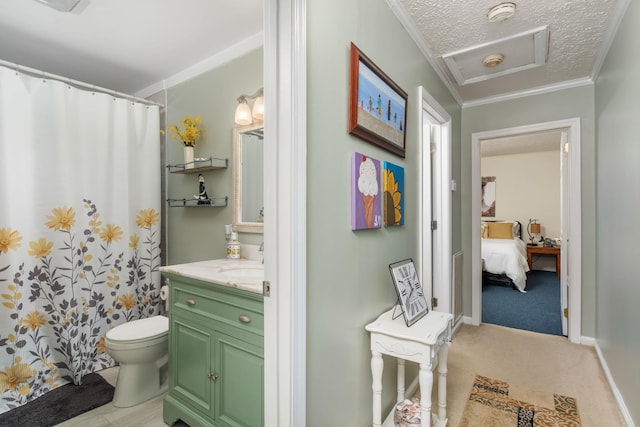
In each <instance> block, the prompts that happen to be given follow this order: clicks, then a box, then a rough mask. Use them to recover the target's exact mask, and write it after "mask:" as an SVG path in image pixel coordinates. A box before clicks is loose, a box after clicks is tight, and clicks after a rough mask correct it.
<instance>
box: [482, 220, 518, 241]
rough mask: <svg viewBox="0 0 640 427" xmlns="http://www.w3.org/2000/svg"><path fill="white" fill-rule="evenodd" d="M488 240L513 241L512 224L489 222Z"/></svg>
mask: <svg viewBox="0 0 640 427" xmlns="http://www.w3.org/2000/svg"><path fill="white" fill-rule="evenodd" d="M487 228H488V229H489V237H488V238H489V239H513V223H511V222H489V223H487Z"/></svg>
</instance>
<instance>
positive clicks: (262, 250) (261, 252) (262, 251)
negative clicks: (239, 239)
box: [258, 242, 264, 264]
mask: <svg viewBox="0 0 640 427" xmlns="http://www.w3.org/2000/svg"><path fill="white" fill-rule="evenodd" d="M258 252H260V255H261V256H262V263H263V264H264V242H262V243H260V247H259V248H258Z"/></svg>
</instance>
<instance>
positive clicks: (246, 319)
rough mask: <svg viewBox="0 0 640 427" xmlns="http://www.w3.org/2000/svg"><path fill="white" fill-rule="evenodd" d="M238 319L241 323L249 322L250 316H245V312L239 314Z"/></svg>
mask: <svg viewBox="0 0 640 427" xmlns="http://www.w3.org/2000/svg"><path fill="white" fill-rule="evenodd" d="M238 320H239V321H241V322H242V323H251V317H249V316H247V315H246V314H241V315H240V316H238Z"/></svg>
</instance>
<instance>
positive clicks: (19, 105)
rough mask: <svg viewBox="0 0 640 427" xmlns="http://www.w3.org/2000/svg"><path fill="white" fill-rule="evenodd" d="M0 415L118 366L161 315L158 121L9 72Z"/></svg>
mask: <svg viewBox="0 0 640 427" xmlns="http://www.w3.org/2000/svg"><path fill="white" fill-rule="evenodd" d="M0 94H1V95H0V413H2V412H6V411H7V410H9V409H11V408H13V407H17V406H20V405H23V404H25V403H26V402H28V401H30V400H33V399H35V398H36V397H38V396H41V395H42V394H44V393H46V392H48V391H50V390H52V389H54V388H56V387H59V386H60V385H63V384H66V383H69V382H73V383H76V384H78V383H80V382H81V381H82V377H83V376H84V375H86V374H88V373H91V372H94V371H97V370H101V369H103V368H107V367H109V366H112V365H113V364H114V362H113V360H112V359H111V358H110V357H109V356H108V354H107V353H106V349H105V344H104V340H105V334H106V332H107V331H108V330H109V329H110V328H113V327H114V326H116V325H118V324H121V323H123V322H125V321H128V320H132V319H136V318H141V317H149V316H152V315H155V314H158V313H159V312H160V309H161V304H160V299H159V282H160V273H159V264H160V250H159V247H160V224H159V218H160V215H159V214H160V203H161V202H160V167H161V162H160V140H159V138H160V128H159V126H160V123H159V109H158V107H157V106H148V105H144V104H142V103H137V102H132V101H128V100H125V99H121V98H117V97H114V96H111V95H107V94H104V93H93V92H90V91H85V90H81V89H78V88H76V87H72V86H70V85H69V84H67V83H63V82H61V81H58V80H52V79H47V78H42V77H35V76H31V75H27V74H25V73H23V72H20V71H16V70H12V69H9V68H6V67H3V66H0Z"/></svg>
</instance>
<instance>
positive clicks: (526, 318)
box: [482, 270, 562, 335]
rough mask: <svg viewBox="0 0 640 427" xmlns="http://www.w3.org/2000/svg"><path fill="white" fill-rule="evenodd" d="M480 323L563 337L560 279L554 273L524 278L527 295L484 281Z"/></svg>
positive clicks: (533, 273) (545, 272)
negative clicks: (525, 279)
mask: <svg viewBox="0 0 640 427" xmlns="http://www.w3.org/2000/svg"><path fill="white" fill-rule="evenodd" d="M483 283H484V285H483V287H482V321H483V322H484V323H492V324H494V325H500V326H506V327H508V328H516V329H524V330H527V331H532V332H539V333H542V334H551V335H562V317H561V315H562V307H561V304H560V279H559V278H558V276H557V274H556V273H555V272H554V271H538V270H534V271H533V272H531V273H530V274H529V275H528V276H527V293H526V294H523V293H521V292H518V291H514V290H512V289H511V287H507V286H504V284H500V283H497V282H495V281H493V280H491V279H490V278H489V279H485V280H484V282H483Z"/></svg>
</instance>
